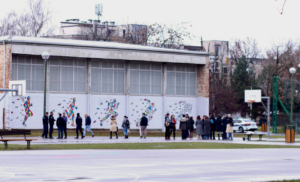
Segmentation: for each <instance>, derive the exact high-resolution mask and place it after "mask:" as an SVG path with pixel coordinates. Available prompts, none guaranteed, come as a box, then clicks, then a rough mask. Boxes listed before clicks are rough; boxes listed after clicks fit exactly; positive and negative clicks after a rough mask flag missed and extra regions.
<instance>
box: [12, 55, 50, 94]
mask: <svg viewBox="0 0 300 182" xmlns="http://www.w3.org/2000/svg"><path fill="white" fill-rule="evenodd" d="M44 75H45V73H44V60H43V59H42V58H41V57H40V56H27V55H13V59H12V80H26V90H27V91H43V90H44Z"/></svg>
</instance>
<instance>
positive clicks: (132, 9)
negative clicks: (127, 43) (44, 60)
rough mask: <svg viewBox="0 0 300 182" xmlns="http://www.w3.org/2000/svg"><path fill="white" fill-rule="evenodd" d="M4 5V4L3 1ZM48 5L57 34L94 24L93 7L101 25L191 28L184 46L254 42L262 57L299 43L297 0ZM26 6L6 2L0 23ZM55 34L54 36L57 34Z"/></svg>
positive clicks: (64, 0) (21, 1) (70, 0)
mask: <svg viewBox="0 0 300 182" xmlns="http://www.w3.org/2000/svg"><path fill="white" fill-rule="evenodd" d="M2 1H4V0H2ZM283 2H284V0H277V1H276V0H184V1H183V0H151V1H150V0H148V1H146V0H84V1H83V0H51V1H50V2H49V3H50V5H49V6H50V8H52V9H53V10H54V20H53V23H54V24H55V25H56V27H57V28H59V27H60V22H61V21H64V20H66V19H74V18H77V19H80V21H86V20H87V19H97V16H96V15H95V11H94V8H95V4H98V3H102V4H103V16H102V17H101V18H100V20H101V21H115V22H116V24H126V23H138V24H147V25H149V24H153V23H160V24H166V25H168V26H176V25H178V24H180V23H181V22H189V23H190V24H191V25H192V27H189V29H188V31H189V32H190V33H191V34H193V35H194V36H195V38H194V39H193V40H188V41H186V42H185V43H186V44H189V45H200V37H201V36H202V37H203V40H226V41H230V42H232V41H233V40H235V39H246V37H251V38H255V39H256V40H257V42H258V46H259V47H260V48H261V49H262V50H263V51H264V50H266V49H267V48H270V47H271V46H274V45H277V46H278V45H279V46H280V45H282V44H284V43H285V42H287V41H288V40H293V41H299V40H300V39H299V38H300V34H299V32H300V23H298V22H299V20H298V18H297V17H300V11H299V10H298V9H299V7H300V1H299V0H287V1H286V4H285V6H284V11H283V14H282V15H281V14H280V13H279V11H280V10H281V8H282V5H283ZM26 3H27V1H26V0H9V1H5V3H2V5H1V6H0V19H1V18H3V17H5V16H6V14H7V13H8V12H10V11H12V10H15V11H17V12H18V11H22V10H24V8H25V7H26ZM57 33H58V31H57Z"/></svg>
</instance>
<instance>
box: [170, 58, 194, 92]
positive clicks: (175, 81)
mask: <svg viewBox="0 0 300 182" xmlns="http://www.w3.org/2000/svg"><path fill="white" fill-rule="evenodd" d="M179 65H180V66H184V71H182V70H177V66H179ZM165 66H166V67H167V68H166V72H167V73H166V82H167V83H166V84H167V85H166V95H167V96H176V97H197V81H198V76H197V68H195V71H194V72H193V71H190V70H189V68H191V67H194V66H195V65H188V64H184V65H181V64H166V65H165ZM169 66H172V67H173V70H168V67H169ZM168 73H174V83H175V85H171V86H169V87H173V88H172V89H174V91H173V92H174V94H168ZM189 73H194V74H195V76H196V79H195V83H194V84H195V90H194V91H195V95H188V93H190V91H187V87H188V81H187V79H188V78H189V76H188V74H189ZM177 74H181V75H184V77H185V78H184V79H185V82H184V87H185V91H184V92H185V94H184V95H178V94H177V87H179V86H180V87H182V85H178V86H177ZM181 77H182V76H181Z"/></svg>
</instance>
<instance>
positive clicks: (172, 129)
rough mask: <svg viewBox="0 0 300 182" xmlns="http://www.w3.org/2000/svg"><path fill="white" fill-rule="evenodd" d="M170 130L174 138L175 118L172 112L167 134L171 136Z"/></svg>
mask: <svg viewBox="0 0 300 182" xmlns="http://www.w3.org/2000/svg"><path fill="white" fill-rule="evenodd" d="M172 132H173V138H174V140H175V135H176V119H175V116H174V114H172V116H171V127H170V135H169V136H171V134H172Z"/></svg>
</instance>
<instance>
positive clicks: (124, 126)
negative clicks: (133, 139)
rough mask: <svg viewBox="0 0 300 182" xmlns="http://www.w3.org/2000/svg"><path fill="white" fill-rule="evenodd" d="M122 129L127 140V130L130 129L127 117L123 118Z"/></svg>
mask: <svg viewBox="0 0 300 182" xmlns="http://www.w3.org/2000/svg"><path fill="white" fill-rule="evenodd" d="M122 128H123V133H124V136H125V139H128V130H129V129H130V123H129V120H128V117H127V116H124V119H123V122H122Z"/></svg>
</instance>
